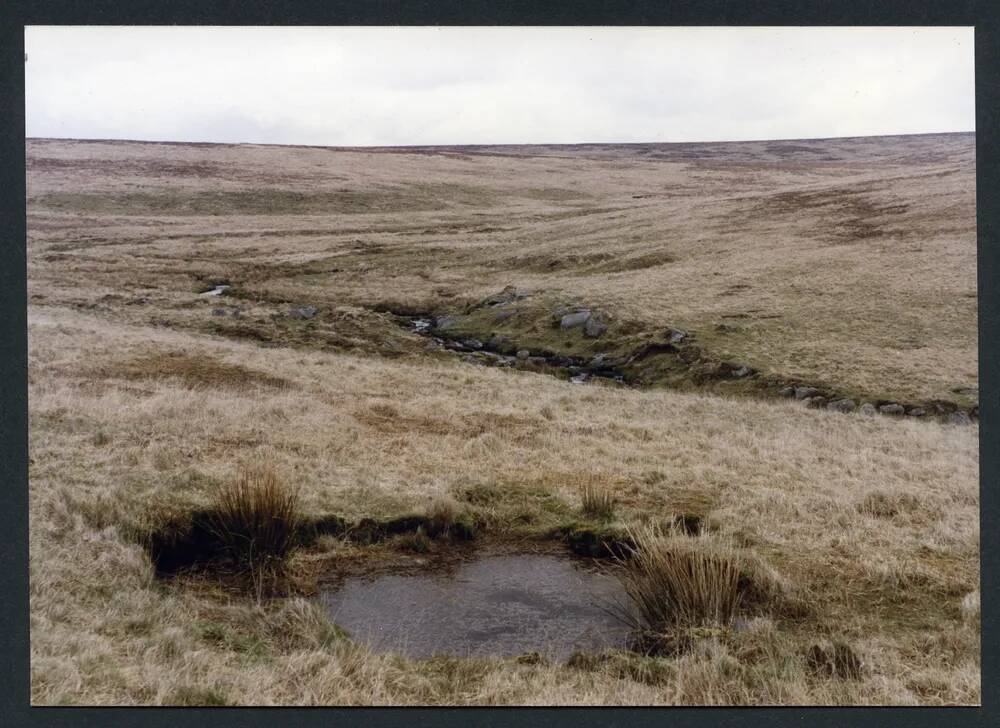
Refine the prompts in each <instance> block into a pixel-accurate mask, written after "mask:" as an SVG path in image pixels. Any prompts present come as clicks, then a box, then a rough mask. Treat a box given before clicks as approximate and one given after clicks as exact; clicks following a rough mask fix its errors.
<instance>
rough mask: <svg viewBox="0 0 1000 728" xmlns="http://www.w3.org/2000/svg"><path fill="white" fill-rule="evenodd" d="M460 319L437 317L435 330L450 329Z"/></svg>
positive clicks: (456, 317)
mask: <svg viewBox="0 0 1000 728" xmlns="http://www.w3.org/2000/svg"><path fill="white" fill-rule="evenodd" d="M459 320H460V318H459V317H458V316H439V317H438V319H437V321H435V325H436V326H437V328H439V329H441V330H444V329H450V328H451V327H452V326H454V325H455V324H457V323H458V322H459Z"/></svg>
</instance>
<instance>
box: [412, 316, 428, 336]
mask: <svg viewBox="0 0 1000 728" xmlns="http://www.w3.org/2000/svg"><path fill="white" fill-rule="evenodd" d="M430 327H431V322H430V321H428V320H427V319H414V320H413V330H414V331H416V332H417V333H418V334H419V333H423V332H424V331H427V329H429V328H430Z"/></svg>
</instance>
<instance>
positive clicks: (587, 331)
mask: <svg viewBox="0 0 1000 728" xmlns="http://www.w3.org/2000/svg"><path fill="white" fill-rule="evenodd" d="M607 330H608V326H607V324H605V323H604V322H603V321H599V320H598V319H596V318H594V317H593V316H591V317H590V318H589V319H587V323H586V324H584V326H583V333H584V335H586V336H589V337H590V338H592V339H596V338H597V337H599V336H600V335H601V334H603V333H604V332H605V331H607Z"/></svg>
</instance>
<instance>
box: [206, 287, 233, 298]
mask: <svg viewBox="0 0 1000 728" xmlns="http://www.w3.org/2000/svg"><path fill="white" fill-rule="evenodd" d="M229 288H230V287H229V286H227V285H225V284H223V285H220V286H216V287H215V288H213V289H212V290H211V291H205V292H204V293H202V294H201V295H203V296H221V295H222V294H223V293H225V292H226V291H228V290H229Z"/></svg>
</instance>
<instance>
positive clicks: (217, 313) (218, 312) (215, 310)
mask: <svg viewBox="0 0 1000 728" xmlns="http://www.w3.org/2000/svg"><path fill="white" fill-rule="evenodd" d="M212 315H213V316H225V315H226V309H224V308H213V309H212Z"/></svg>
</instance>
